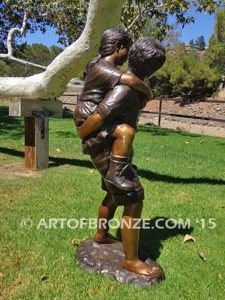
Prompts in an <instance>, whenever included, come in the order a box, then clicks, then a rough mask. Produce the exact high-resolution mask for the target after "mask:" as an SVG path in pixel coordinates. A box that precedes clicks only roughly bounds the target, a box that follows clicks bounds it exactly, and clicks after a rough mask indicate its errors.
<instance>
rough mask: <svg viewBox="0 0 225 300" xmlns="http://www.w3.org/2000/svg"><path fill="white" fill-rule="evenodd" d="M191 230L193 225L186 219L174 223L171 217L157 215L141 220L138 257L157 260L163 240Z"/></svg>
mask: <svg viewBox="0 0 225 300" xmlns="http://www.w3.org/2000/svg"><path fill="white" fill-rule="evenodd" d="M192 231H193V227H192V226H190V224H189V223H188V222H186V220H183V221H182V222H181V223H175V222H174V221H173V220H172V219H171V218H167V217H159V216H157V217H155V218H153V219H151V220H146V219H145V220H142V225H141V229H140V242H139V257H140V259H141V260H143V261H145V260H146V259H147V258H151V259H153V260H157V259H158V258H159V256H160V254H161V249H162V248H163V241H165V240H167V239H169V238H172V237H176V236H178V235H182V236H184V235H185V234H190V233H191V232H192ZM117 237H118V238H120V239H121V232H120V230H118V231H117Z"/></svg>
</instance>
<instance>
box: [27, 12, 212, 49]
mask: <svg viewBox="0 0 225 300" xmlns="http://www.w3.org/2000/svg"><path fill="white" fill-rule="evenodd" d="M190 14H191V15H193V16H194V17H195V23H191V24H188V25H185V27H184V28H183V29H182V28H181V38H180V40H181V41H182V42H184V43H189V41H190V40H191V39H196V38H197V37H198V36H200V35H203V36H204V37H205V41H206V43H208V40H209V37H210V35H211V34H212V33H213V26H214V15H208V14H206V13H196V12H193V11H191V12H190ZM169 21H170V22H174V19H173V18H172V17H170V18H169ZM57 40H58V35H57V34H56V33H55V30H54V29H53V28H48V29H47V31H46V32H45V33H44V34H43V33H42V32H40V31H37V32H36V33H35V34H29V33H28V34H27V35H26V37H25V38H24V39H22V41H24V42H25V41H26V42H27V43H28V44H32V43H42V44H44V45H46V46H48V47H49V46H52V45H58V46H59V47H62V45H61V44H58V43H57Z"/></svg>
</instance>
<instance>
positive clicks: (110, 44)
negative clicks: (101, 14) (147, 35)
mask: <svg viewBox="0 0 225 300" xmlns="http://www.w3.org/2000/svg"><path fill="white" fill-rule="evenodd" d="M131 45H132V39H131V37H130V36H129V34H128V33H127V32H126V31H124V30H123V29H121V28H111V29H108V30H106V31H105V32H104V33H103V36H102V39H101V44H100V47H99V54H100V55H101V56H102V57H106V56H109V55H112V54H114V53H115V54H116V56H117V64H118V65H122V64H123V63H124V62H125V61H126V59H127V55H128V51H129V49H130V47H131Z"/></svg>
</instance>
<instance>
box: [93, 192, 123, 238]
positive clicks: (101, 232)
mask: <svg viewBox="0 0 225 300" xmlns="http://www.w3.org/2000/svg"><path fill="white" fill-rule="evenodd" d="M116 208H117V205H116V203H115V200H114V199H113V197H112V195H111V194H110V193H109V192H108V193H107V194H106V196H105V199H104V200H103V201H102V204H101V205H100V207H99V211H98V225H97V226H98V227H97V232H96V234H95V237H94V241H95V242H96V243H102V244H111V243H116V242H118V240H117V239H116V238H114V237H113V236H111V235H110V234H109V233H108V231H109V226H108V222H109V220H111V219H112V218H113V216H114V214H115V211H116Z"/></svg>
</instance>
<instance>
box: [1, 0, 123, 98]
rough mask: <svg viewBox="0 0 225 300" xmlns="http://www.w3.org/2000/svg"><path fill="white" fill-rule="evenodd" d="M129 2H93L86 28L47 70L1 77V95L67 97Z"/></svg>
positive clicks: (91, 2) (90, 5)
mask: <svg viewBox="0 0 225 300" xmlns="http://www.w3.org/2000/svg"><path fill="white" fill-rule="evenodd" d="M124 2H125V0H90V2H89V8H88V15H87V22H86V25H85V28H84V30H83V32H82V34H81V36H80V37H79V39H78V40H76V41H75V42H74V43H73V44H71V45H70V46H69V47H68V48H66V49H65V50H64V51H63V52H62V53H61V54H59V55H58V56H57V57H56V58H55V59H54V60H53V61H52V63H51V64H50V65H49V66H48V67H47V69H46V70H45V71H44V72H42V73H39V74H35V75H32V76H30V77H16V78H13V77H0V95H1V96H9V97H10V96H14V97H25V98H30V99H37V98H39V99H52V98H54V97H57V96H59V95H61V94H62V93H63V91H64V90H65V87H66V85H67V83H68V82H69V81H70V79H71V78H73V77H74V76H76V75H77V74H79V73H80V72H81V71H82V70H83V69H84V68H85V65H86V64H87V63H88V62H89V61H90V60H91V59H92V58H93V57H94V56H95V55H96V52H97V49H98V47H99V42H100V38H101V35H102V33H103V31H104V30H106V29H107V28H110V27H115V26H117V25H118V24H119V18H120V15H121V10H122V5H123V4H124Z"/></svg>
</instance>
